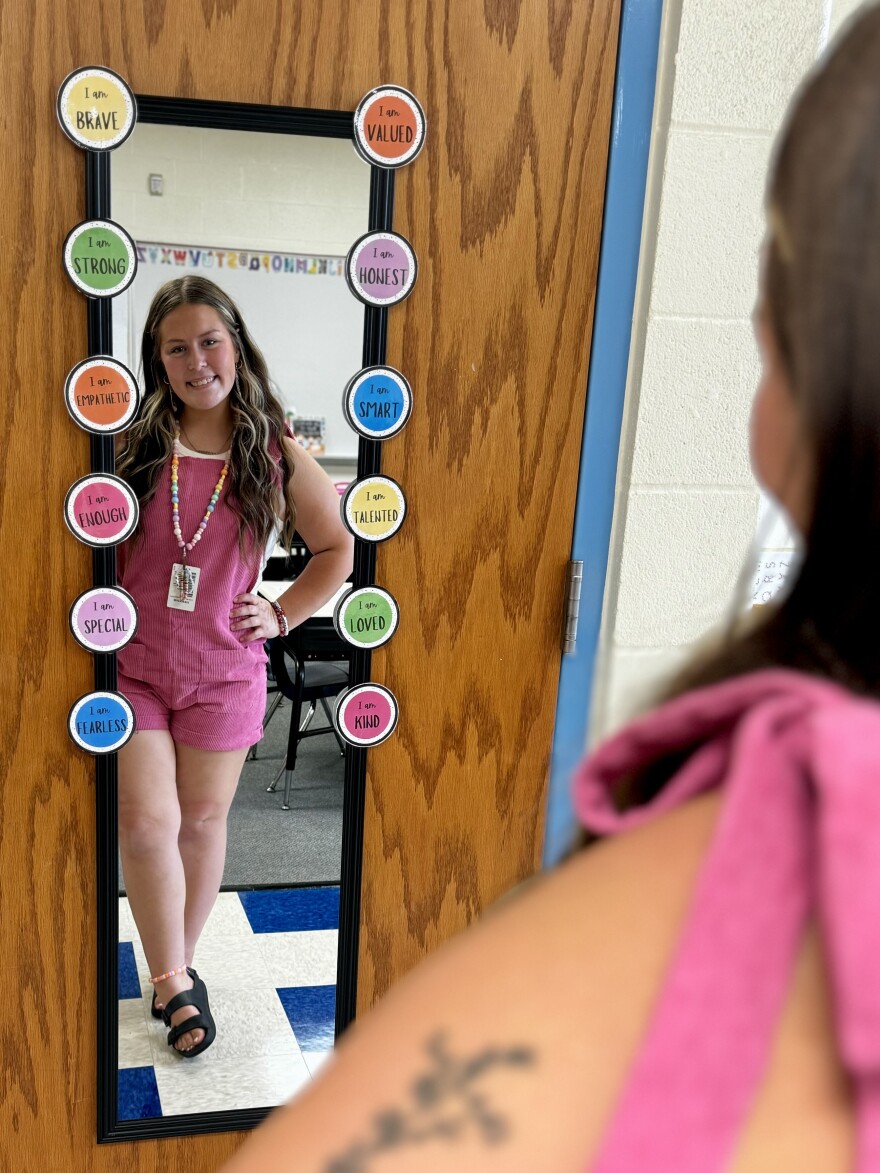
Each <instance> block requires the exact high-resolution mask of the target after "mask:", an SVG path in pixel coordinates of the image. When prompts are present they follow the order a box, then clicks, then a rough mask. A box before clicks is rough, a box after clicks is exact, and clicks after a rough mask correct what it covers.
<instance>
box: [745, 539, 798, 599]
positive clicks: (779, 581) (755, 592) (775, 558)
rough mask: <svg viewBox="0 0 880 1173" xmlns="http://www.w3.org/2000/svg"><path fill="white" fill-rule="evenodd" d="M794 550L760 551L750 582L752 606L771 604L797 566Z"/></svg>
mask: <svg viewBox="0 0 880 1173" xmlns="http://www.w3.org/2000/svg"><path fill="white" fill-rule="evenodd" d="M797 557H798V555H797V551H796V550H762V551H761V553H760V554H759V556H758V565H757V567H756V568H755V576H754V578H753V580H752V606H753V607H762V606H764V605H766V604H767V603H769V602H771V601H772V600H773V599H775V598H776V596H777V595H778V594H779V592H780V591H781V590H782V589H783V588H784V587H785V585H786V581H787V580H788V578H789V576H790V575H791V574H792V573H793V571H794V569H795V567H796V565H797Z"/></svg>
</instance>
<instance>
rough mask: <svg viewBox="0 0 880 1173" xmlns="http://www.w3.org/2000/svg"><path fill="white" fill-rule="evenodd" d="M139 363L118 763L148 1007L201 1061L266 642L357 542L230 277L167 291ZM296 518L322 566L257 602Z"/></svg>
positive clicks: (309, 607) (328, 585)
mask: <svg viewBox="0 0 880 1173" xmlns="http://www.w3.org/2000/svg"><path fill="white" fill-rule="evenodd" d="M142 354H143V368H144V402H143V409H142V414H141V416H140V418H139V419H138V420H137V421H136V423H135V424H134V425H133V426H132V427H131V429H130V430H129V432H128V435H127V438H126V446H125V448H124V450H123V452H122V455H121V457H120V461H119V473H120V475H121V476H122V477H124V478H126V479H127V480H128V481H129V483H130V485H131V487H132V488H133V489H134V490H135V492H136V493H137V495H138V498H139V502H140V505H141V521H140V524H139V526H138V529H137V530H136V532H135V534H134V536H133V538H132V539H131V540H130V541H129V542H128V543H127V544H126V546H125V547H124V548H123V550H122V551H120V564H121V574H120V579H121V582H122V584H123V585H124V586H125V588H126V589H127V590H128V591H129V593H130V594H131V595H132V597H133V598H134V599H135V601H136V603H137V605H138V610H139V617H140V626H139V630H138V633H137V637H136V638H135V639H134V640H133V641H132V642H131V643H130V644H129V645H128V646H127V647H125V648H124V649H122V650H121V651H120V653H119V687H120V689H121V691H122V692H123V694H124V695H125V696H126V697H127V698H129V700H130V702H131V704H132V706H133V708H134V711H135V716H136V727H137V733H136V734H135V737H134V739H133V740H132V741H131V742H129V744H128V745H127V746H125V747H124V752H121V753H120V756H119V844H120V852H121V857H122V868H123V874H124V878H125V884H126V892H127V896H128V901H129V905H130V907H131V911H132V914H133V916H134V920H135V922H136V924H137V928H138V932H139V937H140V942H141V945H142V947H143V951H144V955H145V958H146V963H147V968H148V970H149V974H150V976H149V982H150V983H151V984H152V986H153V990H154V993H153V997H152V1003H151V1007H150V1009H151V1013H152V1015H153V1017H154V1018H158V1017H162V1018H164V1020H165V1023H166V1025H167V1026H168V1027H169V1031H168V1039H167V1042H168V1045H169V1046H171V1047H173V1048H174V1049H175V1050H176V1051H177V1052H178V1054H179V1055H181V1056H182V1057H185V1058H195V1057H196V1056H198V1055H200V1054H201V1053H202V1052H203V1051H205V1050H206V1049H207V1048H208V1047H209V1046H211V1044H212V1043H213V1042H214V1040H215V1038H216V1035H217V1027H216V1023H215V1021H214V1017H213V1015H212V1013H211V1009H210V1004H209V1000H208V992H207V988H206V986H205V983H204V981H203V980H202V979H201V978H200V977H199V975H198V973H197V971H196V970H195V969H194V968H193V960H194V955H195V950H196V946H197V944H198V941H199V938H200V937H201V935H202V931H203V929H204V927H205V924H206V923H207V920H208V917H209V915H210V913H211V910H212V909H213V907H214V904H215V902H216V899H217V894H218V892H219V888H220V884H221V879H222V875H223V868H224V862H225V854H226V820H227V816H228V813H229V808H230V806H231V804H232V800H233V798H234V796H235V792H236V789H237V786H238V781H239V775H240V772H241V768H242V765H243V764H244V758H245V754H246V753H247V751H248V749H249V747H250V746H251V745H254V744H256V743H257V742H258V741H259V740H260V738H261V736H262V726H263V717H264V712H265V692H266V674H265V667H264V665H265V664H266V654H265V652H264V651H263V647H262V645H263V642H264V641H265V640H267V639H273V638H277V637H278V636H283V635H286V634H287V631H288V625H290V626H296V625H298V624H299V623H301V622H303V621H304V620H305V619H307V618H308V617H309V615H311V614H313V612H314V611H315V610H316V609H317V608H318V607H319V606H321V605H322V604H323V603H325V602H326V601H327V600H328V599H329V598H330V597H331V596H332V595H333V594H334V592H335V591H336V590H337V589H338V588H339V586H341V584H342V583H343V582H345V580H346V579H347V578H348V576H349V574H350V573H351V569H352V553H353V543H352V540H351V538H350V536H349V535H348V532H347V531H346V529H345V527H344V526H343V524H342V521H341V519H340V517H339V511H338V496H337V493H336V490H335V488H334V486H333V484H332V482H331V481H330V479H329V478H328V477H327V476H326V474H325V473H323V471H322V470H321V469H320V468H318V467H317V465H315V463H314V461H312V459H311V458H310V457H309V456H308V455H307V454H306V453H304V452H302V451H301V450H298V449H297V446H296V444H295V443H294V442H293V441H292V439H291V438H290V437H289V436H288V435H286V434H285V425H284V416H283V411H282V407H281V404H280V402H279V401H278V399H277V397H276V396H275V394H274V392H273V391H272V389H271V386H270V384H269V376H268V370H267V367H266V363H265V360H264V358H263V356H262V354H261V353H260V351H259V349H258V348H257V347H256V345H255V344H254V342H253V339H252V338H251V336H250V334H249V333H248V330H247V327H246V326H245V324H244V321H243V320H242V317H241V314H240V312H239V310H238V309H237V307H236V306H235V305H234V304H233V303H232V301H231V300H230V299H229V298H228V297H227V295H226V294H225V293H224V292H223V291H222V290H221V289H220V288H219V287H218V286H217V285H215V284H214V283H213V282H211V281H208V280H207V279H205V278H203V277H182V278H178V279H176V280H174V281H171V282H168V283H167V284H166V285H164V286H163V287H162V288H161V289H160V290H159V292H158V293H157V294H156V296H155V298H154V299H153V303H152V305H151V307H150V312H149V313H148V315H147V320H146V324H145V326H144V333H143V343H142ZM181 437H183V440H184V441H185V445H184V443H183V442H182V440H181ZM169 448H170V453H169ZM169 457H170V458H169ZM220 466H222V467H220ZM184 469H185V471H184ZM227 478H228V482H227ZM215 480H216V483H214V482H215ZM212 484H213V488H212V487H211V486H212ZM169 505H170V508H169ZM297 519H298V523H299V529H300V531H301V533H302V535H303V537H304V538H305V539H306V541H307V542H308V543H309V545H310V548H311V549H312V554H313V557H312V559H311V561H310V564H309V566H308V567H307V568H306V570H305V571H304V572H303V573H302V574H301V575H300V576H298V578H297V579H296V581H295V582H294V583H293V584H292V585H291V586H290V587H289V589H288V590H287V591H285V592H284V593H283V594H282V595H281V596H280V598H279V599H277V600H275V601H274V602H269V601H268V600H266V599H264V598H262V597H261V596H259V595H258V594H256V588H257V585H258V582H259V579H260V577H261V575H262V570H263V567H264V564H265V561H266V552H267V547H269V546H270V545H274V542H275V538H276V536H277V534H278V533H279V532H280V533H281V534H282V535H283V537H284V538H286V540H287V543H288V544H289V543H290V541H291V540H292V537H293V532H294V526H295V524H296V523H297ZM185 534H191V537H190V538H189V539H188V540H187V539H186V537H185V536H184V535H185ZM203 538H204V539H206V540H205V542H204V544H201V543H202V539H203ZM178 558H179V559H180V561H177V559H178ZM169 572H170V582H169V581H168V575H169ZM221 656H222V657H223V659H222V663H221V660H220V657H221Z"/></svg>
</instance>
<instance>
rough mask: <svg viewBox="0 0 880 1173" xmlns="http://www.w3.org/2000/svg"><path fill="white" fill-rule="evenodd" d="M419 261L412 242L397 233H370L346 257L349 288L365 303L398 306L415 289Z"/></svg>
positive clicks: (346, 274)
mask: <svg viewBox="0 0 880 1173" xmlns="http://www.w3.org/2000/svg"><path fill="white" fill-rule="evenodd" d="M417 270H418V264H417V262H416V255H415V253H414V252H413V250H412V245H411V244H410V243H409V241H408V240H406V239H405V237H403V236H399V235H398V234H397V233H396V232H368V233H367V235H366V236H361V237H360V238H359V239H358V240H356V241H355V242H354V244H353V245H352V246H351V248H350V249H349V253H348V256H347V257H346V260H345V279H346V281H348V287H349V289H350V290H351V291H352V293H353V294H354V295H355V297H358V298H360V300H361V301H362V302H364V303H365V304H366V305H378V306H383V305H395V304H396V303H397V302H399V301H403V299H404V298H405V297H408V296H409V294H410V293H411V292H412V287H413V285H414V284H415V280H416V272H417Z"/></svg>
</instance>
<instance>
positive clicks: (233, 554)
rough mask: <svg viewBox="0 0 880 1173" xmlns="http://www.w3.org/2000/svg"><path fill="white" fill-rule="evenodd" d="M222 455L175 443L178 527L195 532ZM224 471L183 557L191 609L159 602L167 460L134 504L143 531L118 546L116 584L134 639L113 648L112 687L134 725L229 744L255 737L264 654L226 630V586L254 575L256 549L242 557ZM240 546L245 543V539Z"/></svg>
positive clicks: (164, 569) (168, 532)
mask: <svg viewBox="0 0 880 1173" xmlns="http://www.w3.org/2000/svg"><path fill="white" fill-rule="evenodd" d="M223 460H224V458H223V456H218V457H204V456H200V455H197V454H195V453H191V452H190V451H189V449H186V448H182V449H181V456H180V461H179V466H178V496H179V508H180V529H181V533H182V534H183V538H184V541H189V540H190V539H191V538H192V536H193V534H194V533H195V532H196V530H197V528H198V526H199V523H200V522H201V520H202V518H203V517H204V514H205V509H206V507H207V505H208V502H209V500H210V498H211V494H212V493H213V491H214V488H215V486H216V484H217V480H218V478H219V476H220V472H221V470H222V468H223ZM228 494H229V478H228V477H227V479H226V482H225V484H224V486H223V491H222V493H221V495H220V499H219V500H218V502H217V506H216V508H215V509H214V512H213V514H212V515H211V520H210V521H209V522H208V525H207V528H206V529H205V532H204V534H203V535H202V538H201V540H200V541H199V542H197V543H196V545H195V546H194V548H193V549H192V551H191V552H190V554H189V555H188V556H187V562H188V563H189V565H191V566H198V567H200V568H201V576H200V579H199V587H198V595H197V598H196V606H195V610H194V611H179V610H175V609H173V608H171V607H169V606H167V599H168V589H169V584H170V579H171V568H172V566H173V565H174V563H175V562H178V563H179V562H180V561H181V553H180V549H179V547H178V545H177V539H176V538H175V536H174V531H173V529H172V522H171V462H170V460H169V462H168V464H167V465H166V467H165V469H164V470H163V472H162V476H161V478H160V481H159V488H158V489H157V491H156V494H155V496H154V497H153V498H152V500H151V501H149V502H148V503H147V505H146V506H145V508H144V509H143V511H142V521H141V526H142V530H143V537H142V539H141V540H139V541H138V542H131V541H129V542H127V543H125V546H124V547H123V548H122V550H121V551H120V559H119V562H120V575H119V578H120V585H121V586H123V587H124V588H125V589H126V590H127V591H128V592H129V594H130V595H131V596H132V597H133V598H134V601H135V603H136V604H137V608H138V629H137V633H136V635H135V638H134V639H133V640H132V642H131V643H130V644H128V646H127V647H125V648H123V649H122V650H121V651H120V652H119V653H118V663H119V691H120V692H122V693H123V694H124V695H125V696H127V697H128V699H129V700H130V701H131V703H132V706H133V708H134V713H135V728H136V729H137V730H145V729H168V730H170V732H171V736H172V737H173V738H174V740H175V741H176V742H179V743H181V744H183V745H190V746H195V747H196V748H197V749H209V750H232V749H241V748H243V747H245V746H249V745H253V744H255V743H256V742H257V741H259V740H260V738H261V737H262V730H263V715H264V711H265V705H266V669H265V664H266V653H265V651H264V650H263V643H262V642H255V643H249V644H243V643H240V642H239V640H238V637H237V634H236V632H234V631H232V630H231V629H230V626H229V624H230V611H231V610H232V600H233V599H234V598H235V596H236V595H238V594H241V593H243V592H246V591H252V590H253V589H254V588H255V586H256V584H257V582H258V579H259V575H260V571H261V566H262V557H261V552H260V551H259V550H257V551H255V552H254V553H253V554H251V556H250V557H244V558H243V557H242V555H241V551H240V548H239V541H238V536H239V520H238V518H237V516H236V515H235V513H233V511H232V510H231V509H230V508H229V506H228V504H227V497H228ZM245 550H246V551H247V550H248V546H247V545H246V546H245Z"/></svg>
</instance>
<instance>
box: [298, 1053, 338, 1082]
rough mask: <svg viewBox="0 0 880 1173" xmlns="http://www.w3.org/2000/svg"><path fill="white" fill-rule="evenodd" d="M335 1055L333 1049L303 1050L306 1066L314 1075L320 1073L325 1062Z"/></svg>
mask: <svg viewBox="0 0 880 1173" xmlns="http://www.w3.org/2000/svg"><path fill="white" fill-rule="evenodd" d="M332 1055H333V1052H332V1051H303V1053H302V1057H303V1059H305V1062H306V1067H308V1069H309V1074H310V1075H311V1076H312V1077H314V1076H316V1075H317V1074H318V1072H319V1071H320V1070H321V1068H322V1067H323V1066H324V1064H325V1063H326V1062H327V1060H328V1059H330V1058H331V1057H332Z"/></svg>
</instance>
